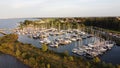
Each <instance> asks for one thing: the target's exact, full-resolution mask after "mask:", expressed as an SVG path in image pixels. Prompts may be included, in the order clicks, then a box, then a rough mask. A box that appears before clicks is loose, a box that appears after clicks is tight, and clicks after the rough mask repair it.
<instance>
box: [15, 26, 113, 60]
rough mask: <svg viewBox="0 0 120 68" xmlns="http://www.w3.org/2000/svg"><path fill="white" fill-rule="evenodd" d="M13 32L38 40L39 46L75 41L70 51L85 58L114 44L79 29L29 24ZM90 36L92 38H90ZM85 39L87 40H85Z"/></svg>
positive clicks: (99, 52) (61, 44)
mask: <svg viewBox="0 0 120 68" xmlns="http://www.w3.org/2000/svg"><path fill="white" fill-rule="evenodd" d="M14 32H15V33H17V34H19V35H26V36H27V37H28V38H32V39H35V40H39V45H40V46H42V44H46V45H48V46H49V47H50V48H59V46H66V45H67V46H69V44H71V43H73V42H77V43H78V44H75V45H74V48H73V49H72V50H71V51H72V52H73V53H74V54H77V55H80V56H85V57H87V58H94V57H96V56H99V55H102V54H104V53H105V52H106V51H108V50H110V49H112V47H113V46H114V45H115V42H114V41H111V40H109V39H108V40H105V39H103V38H101V37H98V36H96V34H88V33H86V32H85V31H81V30H79V29H67V30H58V29H56V28H49V29H46V28H35V27H34V28H33V27H31V26H29V27H25V28H23V29H16V30H15V31H14ZM90 38H92V39H91V40H90ZM86 39H87V41H85V40H86ZM83 41H84V42H85V43H84V42H83Z"/></svg>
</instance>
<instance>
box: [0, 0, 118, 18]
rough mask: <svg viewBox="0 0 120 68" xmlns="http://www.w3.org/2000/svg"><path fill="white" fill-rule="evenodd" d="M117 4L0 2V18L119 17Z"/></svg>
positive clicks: (96, 0)
mask: <svg viewBox="0 0 120 68" xmlns="http://www.w3.org/2000/svg"><path fill="white" fill-rule="evenodd" d="M119 4H120V0H0V9H1V12H0V18H8V17H10V18H11V17H46V16H47V17H48V16H104V15H106V16H108V15H109V16H115V15H118V16H119V15H120V9H119V7H120V5H119ZM9 12H10V13H9Z"/></svg>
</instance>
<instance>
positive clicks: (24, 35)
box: [0, 19, 120, 64]
mask: <svg viewBox="0 0 120 68" xmlns="http://www.w3.org/2000/svg"><path fill="white" fill-rule="evenodd" d="M24 20H26V19H8V20H7V19H6V20H0V22H1V23H2V25H0V28H1V29H4V28H6V29H12V30H14V31H13V32H15V33H17V34H18V35H19V38H18V41H20V42H23V43H28V44H32V45H34V46H35V47H38V48H41V46H42V43H41V42H42V41H43V40H45V41H46V39H47V40H49V41H51V42H52V43H49V45H48V44H47V45H48V48H49V49H50V50H53V51H55V52H58V53H64V52H65V51H67V52H68V53H69V55H74V56H81V55H80V54H77V53H73V50H74V49H75V48H78V49H79V48H80V47H83V46H88V44H92V45H94V43H95V42H98V41H99V37H100V36H99V35H96V34H93V33H91V34H90V33H88V32H86V31H85V30H82V29H80V27H79V28H77V29H62V28H61V29H58V28H55V27H52V28H51V30H55V32H52V31H49V30H50V28H46V27H42V29H41V28H36V27H33V26H31V27H28V31H27V28H23V30H19V29H18V26H19V25H16V24H19V22H21V21H24ZM32 20H33V19H32ZM35 20H36V19H35ZM10 22H12V23H11V24H10V25H5V23H10ZM3 26H4V27H3ZM33 28H34V29H33ZM42 30H43V31H42ZM46 31H47V32H46ZM72 31H74V32H72ZM76 31H78V32H79V33H81V32H83V34H84V33H85V34H84V35H83V36H82V35H81V36H80V35H79V34H77V33H75V32H76ZM36 32H38V36H39V34H40V33H41V34H40V35H41V36H45V37H43V38H42V37H40V36H39V37H38V36H37V33H36ZM39 32H40V33H39ZM42 33H43V34H42ZM47 35H48V36H47ZM73 36H75V37H73ZM76 36H77V37H78V38H79V39H80V40H77V39H78V38H76ZM90 36H92V37H90ZM70 37H72V38H71V40H70V41H71V43H67V44H64V45H63V44H62V45H61V44H58V43H56V42H58V40H61V39H62V40H66V38H70ZM86 37H88V38H86ZM94 40H96V41H94ZM97 40H98V41H97ZM40 41H41V42H40ZM53 41H55V42H53ZM105 41H106V42H107V41H110V40H109V39H108V40H105ZM105 41H104V42H105ZM101 42H102V41H101ZM55 45H56V46H55ZM78 45H79V46H78ZM119 48H120V47H119V46H117V45H116V44H115V45H114V46H113V47H111V49H107V50H106V51H105V52H102V54H99V55H97V56H99V57H100V59H101V60H102V61H104V62H107V63H110V62H111V63H113V64H118V63H120V62H119V61H118V59H119V54H118V52H119V51H120V49H119ZM83 49H84V48H83ZM91 52H92V51H91ZM81 54H82V53H81ZM84 54H86V53H84ZM111 54H112V55H111ZM82 56H83V57H84V56H85V55H82ZM87 56H88V54H87ZM85 57H86V56H85ZM109 59H111V60H109Z"/></svg>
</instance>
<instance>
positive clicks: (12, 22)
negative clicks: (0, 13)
mask: <svg viewBox="0 0 120 68" xmlns="http://www.w3.org/2000/svg"><path fill="white" fill-rule="evenodd" d="M24 20H26V19H1V20H0V28H6V29H12V28H15V27H17V24H19V22H20V21H24ZM31 20H34V19H31ZM0 36H1V34H0ZM18 40H19V41H21V42H23V43H30V44H33V45H34V46H36V47H38V48H40V47H41V45H40V43H39V40H34V39H32V38H28V37H27V36H22V35H20V36H19V39H18ZM88 40H90V41H91V40H92V38H91V39H87V40H84V41H83V42H82V43H83V44H85V43H87V41H88ZM77 44H78V42H73V43H71V44H69V45H65V46H59V47H58V48H49V49H50V50H54V51H56V52H64V51H68V52H69V54H70V55H73V53H72V52H71V50H72V49H73V48H74V47H75V45H77ZM119 52H120V47H119V46H114V47H113V48H112V49H111V50H110V51H107V52H106V53H105V54H103V55H102V56H100V58H101V60H102V61H104V62H107V63H113V64H120V61H119V60H120V54H119Z"/></svg>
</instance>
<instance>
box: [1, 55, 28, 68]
mask: <svg viewBox="0 0 120 68" xmlns="http://www.w3.org/2000/svg"><path fill="white" fill-rule="evenodd" d="M0 68H29V67H28V66H26V65H24V64H22V63H21V62H20V61H18V60H17V59H16V58H14V57H12V56H10V55H5V54H2V55H0Z"/></svg>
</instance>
